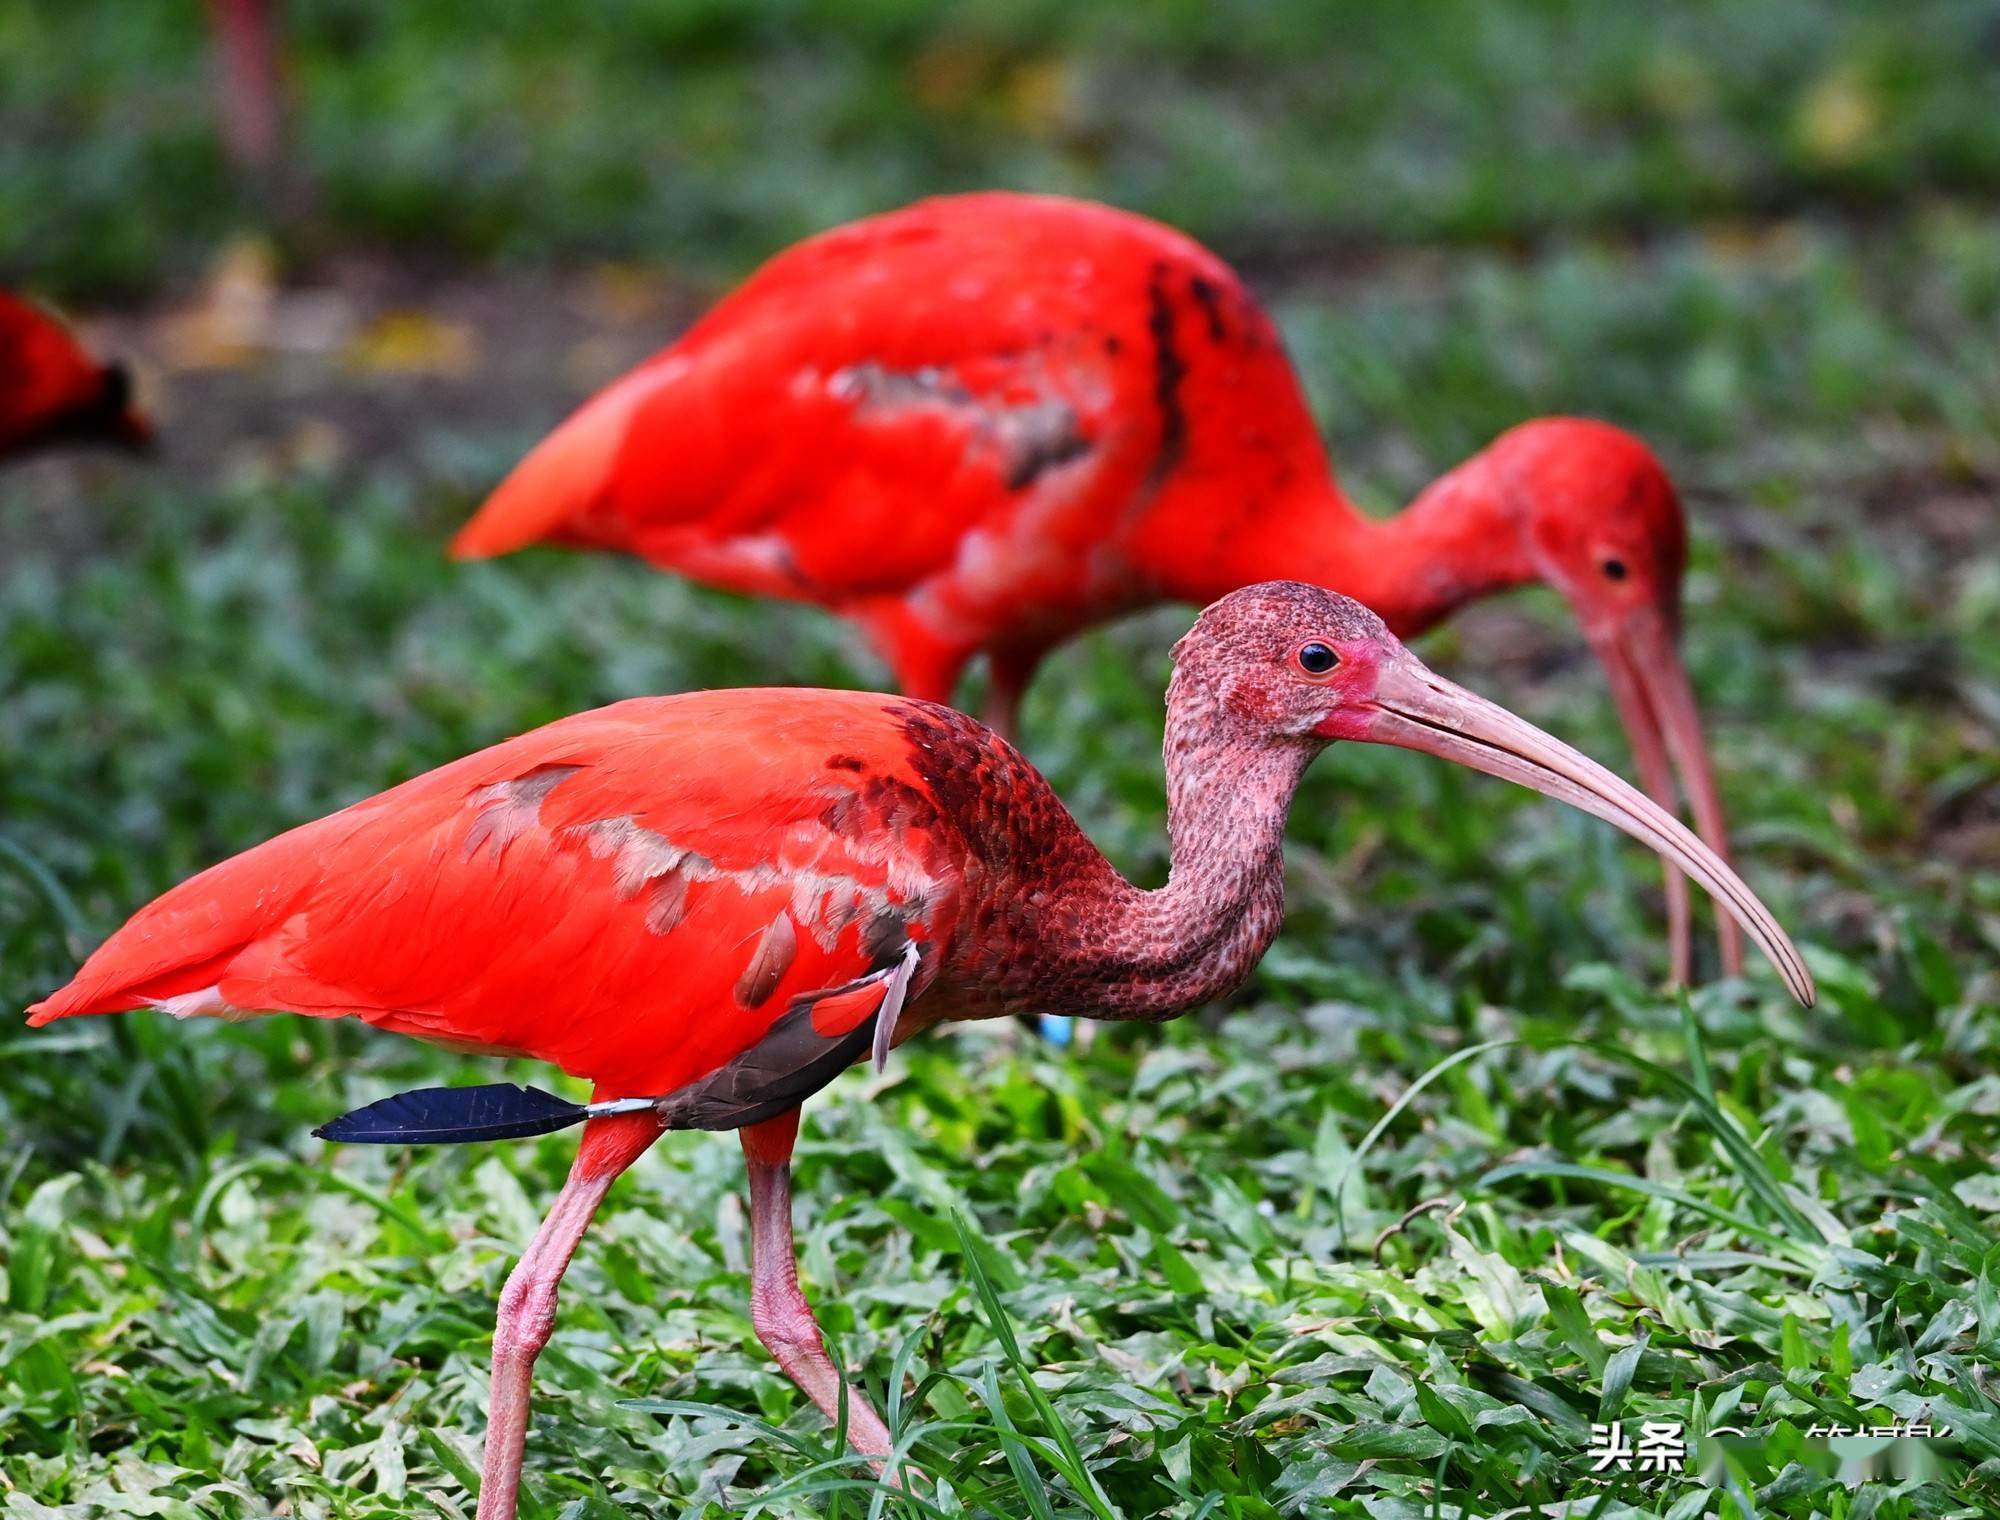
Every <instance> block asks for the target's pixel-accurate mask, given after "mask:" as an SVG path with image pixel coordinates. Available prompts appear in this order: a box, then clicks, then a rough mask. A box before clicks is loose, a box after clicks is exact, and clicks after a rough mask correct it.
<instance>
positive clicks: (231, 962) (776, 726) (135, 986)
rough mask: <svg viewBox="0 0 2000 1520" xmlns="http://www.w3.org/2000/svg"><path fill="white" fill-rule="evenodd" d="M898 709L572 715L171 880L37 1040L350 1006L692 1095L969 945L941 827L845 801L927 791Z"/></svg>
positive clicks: (839, 699) (882, 703)
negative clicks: (906, 959)
mask: <svg viewBox="0 0 2000 1520" xmlns="http://www.w3.org/2000/svg"><path fill="white" fill-rule="evenodd" d="M887 700H888V699H884V698H881V697H876V696H871V695H869V694H866V693H839V692H806V691H771V692H755V691H751V692H724V693H704V694H699V695H692V696H686V697H670V698H654V699H640V700H637V701H632V702H626V703H621V704H619V705H617V706H615V707H610V708H605V709H601V710H600V711H597V712H593V713H585V714H580V715H578V716H577V717H574V718H569V719H565V720H563V721H561V722H558V723H554V724H551V725H549V726H548V727H547V728H543V729H539V730H536V731H535V732H534V733H531V734H527V735H523V736H522V737H521V738H519V739H515V740H512V741H509V742H508V743H505V744H501V745H496V746H495V747H494V748H492V749H489V750H485V751H482V752H480V753H479V754H476V755H473V756H470V757H468V758H467V759H465V760H461V761H458V762H456V763H455V764H452V765H448V766H445V767H443V768H441V769H440V770H437V771H433V772H431V773H429V774H428V775H425V776H420V777H418V778H416V779H415V780H413V781H410V782H406V783H405V784H404V785H402V786H400V787H397V788H394V789H392V790H390V791H388V792H385V793H383V794H381V795H380V796H378V797H374V798H370V799H368V800H367V801H365V802H362V803H358V804H356V805H355V806H354V807H351V808H348V809H346V810H344V811H343V812H340V813H336V814H333V815H332V816H331V817H328V818H325V819H321V820H320V821H319V822H317V823H312V824H308V825H306V826H305V827H303V828H300V829H295V830H293V831H292V832H291V833H288V834H285V835H281V836H280V837H278V838H277V839H274V840H271V841H270V842H269V843H267V844H265V845H262V846H259V847H258V848H256V849H253V850H250V851H248V852H246V853H245V854H243V855H240V856H237V857H235V858H234V859H232V860H229V861H225V862H223V863H222V864H221V865H219V866H216V867H214V868H213V869H211V870H209V871H207V872H204V873H202V874H201V875H200V876H197V877H195V878H193V879H192V880H190V881H188V882H186V883H184V884H182V885H181V886H180V887H177V888H175V889H174V890H173V891H171V892H169V893H167V894H166V895H165V896H164V897H162V898H161V899H160V900H159V901H157V902H156V903H154V904H153V905H152V906H150V907H148V908H146V909H144V910H142V911H141V912H140V913H139V914H137V915H136V916H135V917H134V918H133V919H132V921H131V922H130V923H129V924H127V925H126V926H125V927H124V928H123V929H121V930H120V931H119V932H118V933H117V934H115V935H113V936H112V937H111V939H110V940H108V941H107V942H106V943H105V945H104V946H103V947H102V948H100V949H99V950H98V951H97V953H96V954H95V955H93V956H92V957H91V958H90V960H89V961H88V962H87V963H86V964H85V966H84V968H83V969H82V971H81V972H79V973H78V975H77V978H76V979H75V981H73V982H72V983H71V984H70V985H69V986H68V987H66V988H64V989H63V990H62V991H60V992H58V993H56V994H54V995H53V996H52V997H50V998H49V999H47V1000H46V1001H45V1002H43V1003H41V1004H38V1005H37V1006H36V1007H35V1008H34V1009H33V1010H31V1013H32V1018H31V1022H33V1023H37V1024H39V1023H46V1022H47V1021H49V1020H50V1019H54V1018H60V1017H63V1016H65V1015H68V1014H78V1013H102V1012H111V1011H115V1010H118V1009H124V1008H131V1007H135V1006H142V1005H145V1004H148V1003H153V1002H168V1006H170V1007H173V1008H174V1009H175V1011H177V1012H191V1013H199V1012H227V1011H231V1010H243V1011H268V1010H285V1011H291V1012H297V1013H304V1014H309V1015H313V1016H318V1017H333V1016H339V1015H353V1016H355V1017H359V1018H361V1019H364V1020H366V1021H367V1022H369V1023H372V1024H376V1025H379V1026H381V1027H383V1028H387V1029H392V1030H396V1031H398V1032H401V1033H405V1034H414V1035H420V1036H425V1037H428V1038H434V1039H442V1040H448V1041H451V1042H455V1043H469V1044H474V1045H478V1046H483V1047H486V1048H490V1049H498V1050H508V1051H519V1052H523V1053H526V1054H529V1055H533V1056H536V1057H538V1058H540V1059H543V1060H548V1061H552V1062H554V1063H556V1064H557V1065H560V1066H562V1067H563V1068H564V1069H566V1070H568V1071H570V1072H573V1073H575V1074H577V1075H581V1076H586V1077H590V1078H593V1079H595V1080H596V1081H597V1082H598V1083H599V1084H600V1085H601V1086H602V1087H604V1088H606V1089H607V1090H608V1089H622V1090H624V1091H628V1092H638V1093H662V1092H669V1091H673V1090H675V1089H676V1088H678V1087H680V1086H682V1085H684V1084H685V1083H687V1082H689V1081H692V1080H694V1079H695V1078H697V1077H700V1076H702V1075H704V1074H706V1073H708V1072H711V1071H713V1070H715V1069H716V1068H717V1067H719V1066H720V1065H722V1064H723V1063H725V1062H727V1061H729V1060H730V1059H731V1058H732V1057H734V1056H736V1055H738V1054H740V1053H741V1052H742V1051H744V1050H746V1049H748V1048H749V1047H750V1046H751V1045H753V1044H755V1043H756V1042H757V1040H758V1039H759V1038H760V1037H761V1036H762V1035H763V1034H764V1033H765V1032H766V1031H767V1030H768V1029H769V1027H770V1026H771V1024H772V1023H773V1022H774V1021H775V1020H776V1019H778V1018H779V1017H780V1016H781V1015H783V1014H784V1013H785V1011H786V1010H787V1008H788V1007H789V1006H790V1005H791V1003H792V1000H793V999H795V998H796V997H798V996H800V995H801V994H804V993H810V992H814V991H818V990H821V989H825V988H828V987H838V986H842V985H844V984H846V983H849V982H853V981H856V980H858V979H859V978H861V977H863V976H866V975H867V974H869V973H870V972H871V971H875V970H878V969H880V963H881V961H882V957H883V954H884V952H885V949H886V950H888V951H889V952H890V953H893V952H894V950H896V949H899V948H900V946H901V944H902V942H903V940H904V939H905V938H906V937H907V938H909V939H915V940H918V941H920V942H923V943H934V942H936V941H937V940H938V939H939V938H941V937H943V936H946V935H948V933H949V931H950V926H951V913H952V904H953V895H952V887H953V881H954V871H953V864H952V847H951V841H950V840H949V839H947V838H946V837H945V835H944V834H943V833H942V832H941V831H940V829H939V828H938V826H937V824H936V814H935V810H934V809H931V810H928V812H927V813H926V812H925V811H924V810H918V811H917V813H915V814H913V813H912V812H911V810H910V809H908V808H905V809H902V810H900V811H899V810H896V809H894V808H888V809H884V808H879V807H878V808H876V809H875V810H874V811H873V812H872V813H870V814H869V815H868V818H867V819H866V820H863V819H860V818H859V817H858V815H857V814H856V813H855V811H854V809H853V808H852V807H845V808H844V807H842V806H841V804H842V803H843V800H844V799H847V800H851V799H853V798H856V797H858V796H863V795H868V794H869V788H870V787H871V786H874V787H876V788H878V789H879V788H881V787H883V786H888V787H890V788H892V789H893V788H897V787H901V788H904V789H908V788H909V786H910V782H909V781H908V779H907V766H908V744H907V740H905V739H904V737H903V735H902V733H901V730H900V727H899V725H898V722H897V720H896V719H894V718H893V717H892V716H890V715H889V713H888V712H887V711H886V704H887ZM835 757H837V758H838V759H840V760H841V762H842V763H841V764H840V765H837V766H829V764H828V761H829V759H830V758H835ZM856 760H859V761H860V762H861V765H862V769H861V770H859V771H857V770H855V769H854V768H853V765H852V763H851V762H853V761H856ZM885 778H886V779H885ZM864 821H865V822H866V823H867V824H868V826H866V827H863V826H861V824H862V823H863V822H864ZM172 999H179V1000H180V1001H179V1002H169V1001H168V1000H172Z"/></svg>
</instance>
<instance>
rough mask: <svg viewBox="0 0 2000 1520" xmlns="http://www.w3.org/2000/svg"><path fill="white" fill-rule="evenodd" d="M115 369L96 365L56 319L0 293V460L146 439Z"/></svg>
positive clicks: (120, 373) (128, 389)
mask: <svg viewBox="0 0 2000 1520" xmlns="http://www.w3.org/2000/svg"><path fill="white" fill-rule="evenodd" d="M130 393H131V385H130V382H129V381H128V380H127V379H126V376H125V371H124V370H123V369H121V368H120V367H118V366H117V365H104V364H99V363H98V362H97V361H96V360H95V359H93V358H91V357H90V355H88V354H86V353H85V352H84V351H83V350H82V348H80V347H79V346H78V345H77V342H76V340H75V339H74V338H72V337H71V336H70V334H69V332H68V331H67V329H65V328H64V327H63V326H62V325H61V324H60V323H59V322H57V321H56V320H55V318H53V317H51V316H49V315H48V314H47V313H46V312H44V311H43V310H42V309H41V308H40V307H38V306H34V305H31V304H30V303H28V302H26V301H23V300H21V299H20V298H19V297H18V296H13V295H9V294H8V293H7V292H6V291H4V290H0V456H4V455H7V454H14V453H21V452H24V451H26V450H28V449H31V448H35V447H38V446H40V445H43V444H50V443H57V442H62V441H73V442H89V441H99V442H108V443H122V444H142V443H145V442H146V441H147V440H148V439H149V438H150V437H151V436H152V429H151V428H150V426H149V425H148V424H147V422H146V420H145V418H144V417H143V416H141V415H140V414H139V413H138V412H137V411H136V410H135V409H134V408H133V406H132V404H131V394H130Z"/></svg>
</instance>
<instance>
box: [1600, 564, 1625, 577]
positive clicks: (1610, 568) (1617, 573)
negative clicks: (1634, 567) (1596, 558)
mask: <svg viewBox="0 0 2000 1520" xmlns="http://www.w3.org/2000/svg"><path fill="white" fill-rule="evenodd" d="M1604 573H1605V574H1606V575H1608V576H1610V577H1611V579H1613V580H1614V581H1622V580H1624V579H1625V574H1626V571H1625V561H1624V560H1622V559H1607V560H1606V561H1605V562H1604Z"/></svg>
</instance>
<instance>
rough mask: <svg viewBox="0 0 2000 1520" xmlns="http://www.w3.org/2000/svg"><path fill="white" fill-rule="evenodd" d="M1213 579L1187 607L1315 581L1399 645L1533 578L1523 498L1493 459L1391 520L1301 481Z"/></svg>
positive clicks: (1218, 566)
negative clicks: (1369, 613) (1265, 584)
mask: <svg viewBox="0 0 2000 1520" xmlns="http://www.w3.org/2000/svg"><path fill="white" fill-rule="evenodd" d="M1214 570H1215V574H1214V576H1213V584H1210V585H1204V586H1201V587H1198V588H1194V594H1192V595H1189V596H1187V597H1186V600H1189V601H1195V602H1200V603H1203V604H1206V603H1208V602H1211V601H1214V600H1215V599H1216V598H1217V597H1219V596H1223V595H1225V594H1227V593H1228V592H1230V591H1234V590H1235V589H1237V588H1238V587H1240V586H1249V585H1255V584H1256V583H1257V582H1259V581H1268V580H1302V581H1309V582H1311V583H1313V584H1314V585H1319V586H1325V587H1326V588H1327V589H1328V590H1330V591H1338V592H1340V593H1341V594H1342V595H1344V596H1351V597H1353V598H1354V599H1355V600H1356V601H1357V602H1360V603H1362V604H1363V605H1364V606H1367V607H1371V608H1373V609H1374V610H1375V612H1376V613H1377V614H1378V615H1380V617H1381V618H1382V620H1383V621H1384V622H1385V623H1387V624H1388V625H1389V627H1390V630H1391V631H1392V632H1394V633H1395V634H1397V635H1398V636H1399V637H1402V638H1410V637H1414V636H1415V635H1417V634H1419V633H1422V632H1423V631H1424V630H1425V629H1427V628H1429V627H1431V626H1432V625H1433V624H1435V623H1437V622H1440V621H1441V620H1443V619H1444V618H1446V617H1449V616H1450V615H1451V614H1452V613H1453V612H1455V611H1457V610H1458V608H1460V607H1462V606H1464V605H1465V604H1466V603H1467V602H1471V601H1476V600H1477V599H1478V598H1480V597H1483V596H1490V595H1492V594H1493V593H1495V592H1498V591H1504V590H1507V589H1509V588H1511V587H1514V586H1519V585H1521V584H1523V583H1524V582H1527V581H1530V580H1533V579H1534V578H1535V571H1534V566H1533V565H1532V564H1531V563H1530V562H1529V559H1528V555H1527V550H1526V535H1525V533H1524V532H1523V529H1522V523H1521V513H1520V508H1519V506H1518V504H1517V493H1516V492H1515V491H1513V490H1512V489H1511V488H1510V485H1509V482H1508V481H1507V480H1506V479H1505V477H1504V474H1503V472H1502V471H1501V469H1500V468H1499V466H1498V465H1497V464H1496V463H1495V462H1494V461H1493V460H1492V459H1491V458H1490V457H1489V456H1488V455H1486V454H1475V455H1474V456H1473V457H1472V458H1471V459H1468V460H1467V461H1465V463H1463V464H1461V465H1459V466H1458V467H1457V468H1456V469H1454V470H1452V471H1451V472H1449V473H1448V474H1446V475H1443V476H1440V477H1439V478H1438V479H1437V480H1435V481H1433V482H1432V483H1431V484H1430V485H1429V486H1427V487H1425V488H1424V490H1423V492H1422V493H1421V494H1420V495H1419V496H1418V497H1417V499H1416V500H1415V501H1413V502H1411V503H1410V505H1409V506H1408V507H1406V508H1405V509H1404V510H1403V511H1401V512H1399V513H1397V514H1396V515H1395V516H1394V517H1390V518H1375V517H1369V516H1367V515H1366V514H1364V513H1363V512H1362V511H1361V510H1360V509H1359V508H1358V507H1356V506H1355V505H1354V504H1353V503H1352V502H1350V501H1349V500H1348V499H1347V498H1346V496H1344V495H1343V494H1342V493H1341V490H1340V488H1339V486H1338V485H1337V484H1335V483H1334V482H1333V480H1332V479H1331V478H1320V479H1315V480H1308V481H1303V482H1301V484H1300V485H1299V486H1298V487H1297V488H1296V489H1294V490H1292V491H1290V492H1288V493H1286V495H1285V496H1284V497H1282V498H1280V499H1278V500H1275V501H1273V502H1271V503H1269V504H1268V506H1267V507H1266V508H1264V509H1263V510H1261V511H1260V512H1259V513H1258V514H1257V516H1256V518H1255V520H1254V521H1252V522H1249V523H1246V524H1245V525H1244V531H1243V532H1242V533H1241V534H1240V536H1239V537H1238V538H1237V539H1235V540H1234V541H1232V542H1231V543H1229V544H1227V545H1226V546H1225V552H1224V553H1222V554H1221V555H1219V556H1218V557H1217V560H1216V563H1215V565H1214Z"/></svg>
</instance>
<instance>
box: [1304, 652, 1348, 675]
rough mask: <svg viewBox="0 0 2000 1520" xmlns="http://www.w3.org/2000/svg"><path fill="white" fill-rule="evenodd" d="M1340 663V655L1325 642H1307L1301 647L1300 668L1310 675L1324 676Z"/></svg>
mask: <svg viewBox="0 0 2000 1520" xmlns="http://www.w3.org/2000/svg"><path fill="white" fill-rule="evenodd" d="M1339 663H1340V656H1339V655H1337V654H1335V653H1334V652H1333V651H1332V650H1331V649H1330V648H1328V647H1327V646H1326V645H1325V644H1305V645H1302V646H1300V649H1299V669H1301V670H1303V671H1304V672H1305V673H1306V674H1307V675H1309V676H1323V675H1325V674H1326V673H1327V672H1328V671H1329V670H1331V669H1333V667H1334V666H1336V665H1338V664H1339Z"/></svg>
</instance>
